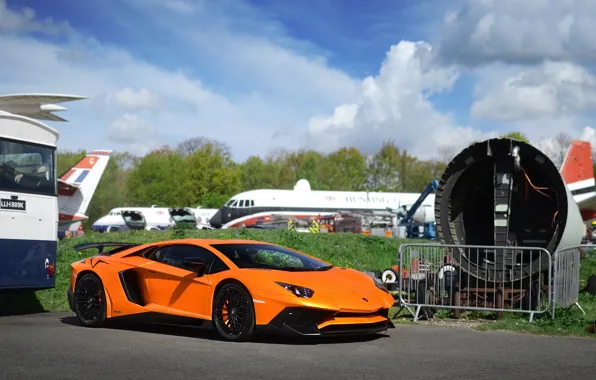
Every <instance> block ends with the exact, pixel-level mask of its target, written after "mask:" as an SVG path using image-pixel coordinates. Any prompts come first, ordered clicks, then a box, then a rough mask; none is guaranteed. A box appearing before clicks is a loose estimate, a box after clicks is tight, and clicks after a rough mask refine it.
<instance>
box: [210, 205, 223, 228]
mask: <svg viewBox="0 0 596 380" xmlns="http://www.w3.org/2000/svg"><path fill="white" fill-rule="evenodd" d="M209 224H211V227H214V228H221V209H219V210H217V212H216V213H215V214H213V216H212V217H211V218H210V219H209Z"/></svg>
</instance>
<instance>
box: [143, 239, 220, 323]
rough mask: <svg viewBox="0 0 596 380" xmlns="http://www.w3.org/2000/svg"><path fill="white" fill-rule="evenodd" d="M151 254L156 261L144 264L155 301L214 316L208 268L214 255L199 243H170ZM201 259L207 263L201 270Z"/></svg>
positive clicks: (155, 302) (181, 309)
mask: <svg viewBox="0 0 596 380" xmlns="http://www.w3.org/2000/svg"><path fill="white" fill-rule="evenodd" d="M152 256H153V257H151V258H150V259H151V260H153V261H152V262H151V263H150V264H148V265H144V266H143V270H144V271H145V272H146V273H145V279H146V281H147V287H148V289H149V295H150V297H151V301H152V303H154V304H156V305H159V306H162V307H166V308H171V309H176V310H180V311H182V312H187V313H193V314H197V315H199V316H202V317H204V318H205V317H209V316H211V305H210V299H211V281H210V279H209V274H208V270H209V268H210V267H211V264H212V262H213V260H214V259H215V255H214V254H213V253H212V252H210V251H209V250H207V249H205V248H202V247H199V246H196V245H192V244H171V245H166V246H163V247H161V248H160V249H159V250H158V251H157V252H156V253H155V255H152ZM190 263H194V264H195V267H193V266H192V265H190ZM198 263H202V264H204V267H203V268H202V270H201V269H200V268H196V266H197V265H198Z"/></svg>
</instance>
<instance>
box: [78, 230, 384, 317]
mask: <svg viewBox="0 0 596 380" xmlns="http://www.w3.org/2000/svg"><path fill="white" fill-rule="evenodd" d="M168 244H191V245H197V246H200V247H203V248H206V249H208V250H210V251H211V252H213V253H214V254H215V255H216V256H217V257H218V258H220V259H221V260H222V261H223V262H224V263H225V264H226V265H227V266H228V267H229V268H230V269H229V270H226V271H223V272H219V273H215V274H211V275H204V276H202V277H197V276H196V274H195V273H194V272H192V271H189V270H186V269H181V268H177V267H174V266H170V265H166V264H162V263H159V262H156V261H152V260H149V259H146V258H143V257H140V256H135V255H136V254H137V253H138V252H142V248H148V247H152V246H161V245H168ZM211 244H269V243H266V242H259V241H252V240H250V241H247V240H212V239H183V240H169V241H162V242H158V243H149V244H145V245H142V246H136V247H132V248H128V249H126V250H123V251H121V252H118V253H115V254H113V255H111V256H94V257H90V258H86V259H84V260H81V261H77V262H74V263H72V264H71V271H72V275H71V284H70V290H71V291H73V292H74V287H75V283H76V279H77V278H79V277H80V276H81V273H83V272H85V271H91V272H95V273H96V274H97V275H98V276H99V277H100V278H101V279H102V282H103V286H104V290H105V294H106V302H107V313H106V314H107V318H114V317H119V316H127V315H134V314H139V313H146V312H159V313H165V314H169V315H176V316H186V317H192V318H198V319H203V320H211V319H212V316H211V310H212V301H213V298H214V293H215V288H216V286H217V285H218V284H219V283H220V282H221V281H223V280H226V279H234V280H236V281H239V282H241V283H242V284H243V285H244V286H245V287H246V288H247V289H248V290H249V291H250V293H251V295H252V298H253V304H254V309H255V317H256V318H255V319H256V321H255V322H256V325H266V324H268V323H269V322H270V321H271V320H272V319H273V318H274V317H275V316H276V315H277V314H278V313H280V312H281V311H282V310H283V309H284V308H286V307H290V306H306V307H311V308H318V309H323V310H329V311H335V312H346V313H361V314H355V315H353V316H345V317H344V316H336V317H329V319H327V320H326V321H324V322H323V323H321V324H320V325H319V327H320V328H322V327H325V326H329V325H341V324H368V323H376V322H382V321H385V320H387V318H386V317H384V316H381V315H380V314H379V313H377V312H378V311H380V310H381V311H382V310H383V309H384V310H385V311H386V310H387V309H389V308H390V307H392V306H393V304H394V299H393V296H391V295H390V294H389V293H387V292H385V291H383V290H380V289H378V288H376V287H375V285H374V283H373V279H372V278H370V277H369V276H367V275H366V274H364V273H362V272H359V271H356V270H353V269H349V268H341V267H334V268H332V269H331V270H328V271H321V272H287V271H278V270H266V269H240V268H238V267H237V266H236V265H235V264H234V263H233V262H232V261H231V260H229V259H228V258H227V257H226V256H225V255H223V254H222V253H220V252H219V251H217V250H216V249H215V248H213V247H211ZM299 253H300V254H302V255H305V256H307V257H310V258H313V259H315V260H318V261H320V262H323V263H325V262H324V261H322V260H320V259H318V258H316V257H313V256H310V255H307V254H305V253H303V252H299ZM325 264H329V263H325ZM125 269H134V271H135V272H137V273H138V274H140V278H141V279H142V280H141V284H142V287H141V289H142V296H143V299H145V300H147V301H148V304H147V305H145V306H140V305H137V304H134V303H132V302H130V301H128V299H127V298H126V295H125V293H124V291H123V289H122V285H121V282H120V278H119V275H118V273H119V272H121V271H123V270H125ZM275 281H280V282H286V283H290V284H294V285H300V286H305V287H308V288H311V289H313V290H314V295H313V296H312V297H311V298H299V297H296V296H295V295H293V294H292V293H290V292H289V291H287V290H286V289H284V288H282V287H281V286H279V285H278V284H276V283H275ZM363 298H366V299H367V300H364V299H363Z"/></svg>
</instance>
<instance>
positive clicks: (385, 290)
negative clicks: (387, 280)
mask: <svg viewBox="0 0 596 380" xmlns="http://www.w3.org/2000/svg"><path fill="white" fill-rule="evenodd" d="M373 282H374V283H375V286H376V287H377V288H379V289H381V290H382V291H384V292H387V293H389V290H387V288H386V287H384V286H383V284H380V283H379V282H378V281H376V280H375V279H373ZM389 294H391V293H389Z"/></svg>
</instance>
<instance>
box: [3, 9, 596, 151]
mask: <svg viewBox="0 0 596 380" xmlns="http://www.w3.org/2000/svg"><path fill="white" fill-rule="evenodd" d="M595 17H596V1H591V0H527V1H519V0H371V1H366V2H365V1H359V0H303V1H279V0H167V1H163V0H110V1H105V0H87V1H84V2H82V1H77V0H53V1H51V2H50V1H45V0H18V1H17V0H0V49H1V50H2V51H3V53H2V58H3V59H1V60H0V83H1V87H2V91H0V93H3V94H13V93H28V92H36V93H59V94H72V95H81V96H86V97H88V99H85V100H80V101H75V102H72V103H63V104H61V105H63V106H65V107H66V108H67V109H68V110H67V111H64V112H63V113H61V114H60V115H61V116H63V117H65V118H66V119H67V120H68V122H66V123H58V122H48V124H50V125H51V126H52V127H54V128H56V129H58V131H59V132H60V133H61V136H60V140H59V147H60V148H61V149H66V150H78V149H87V150H92V149H112V150H116V151H124V150H126V151H129V152H131V153H133V154H139V155H142V154H146V153H148V152H149V151H150V150H152V149H156V148H159V147H160V146H163V145H166V144H169V145H176V144H178V143H180V142H182V141H184V140H186V139H189V138H193V137H207V138H210V139H215V140H219V141H222V142H225V143H226V144H227V145H228V146H229V147H230V149H231V152H232V155H233V158H234V160H236V161H239V162H240V161H244V160H246V159H247V158H248V157H249V156H251V155H260V156H265V155H267V154H268V153H269V152H272V151H276V150H279V149H289V150H296V149H315V150H318V151H320V152H323V153H329V152H332V151H334V150H337V149H339V148H341V147H345V146H354V147H357V148H359V149H360V150H361V151H362V152H364V153H365V154H374V153H375V152H376V151H378V149H379V148H380V146H381V144H382V142H383V141H386V140H393V141H394V142H395V143H396V144H397V145H398V146H399V147H401V148H403V149H406V150H407V151H408V152H409V153H410V154H413V155H416V156H418V157H419V158H421V159H432V158H437V157H439V155H440V154H441V153H440V152H444V151H445V150H447V151H449V150H451V151H454V150H455V151H457V150H460V149H462V148H464V147H465V146H467V145H468V144H469V143H470V142H471V141H478V140H482V139H486V138H491V137H496V136H499V135H502V134H505V133H508V132H513V131H520V132H523V133H524V134H525V135H526V136H528V137H529V138H530V140H531V141H532V142H535V143H537V144H542V145H541V146H547V145H548V143H549V142H552V140H553V139H554V137H555V136H556V135H557V134H558V133H560V132H566V133H568V134H569V135H571V136H572V137H573V138H579V139H587V140H590V141H591V142H593V145H594V146H595V147H596V138H595V136H596V131H595V130H594V129H593V127H595V126H596V123H595V122H594V120H595V115H596V112H595V110H596V72H595V71H594V70H595V65H594V64H595V62H596V39H594V38H593V36H594V35H596V33H595V32H596V24H595V23H594V22H593V19H594V18H595Z"/></svg>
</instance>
